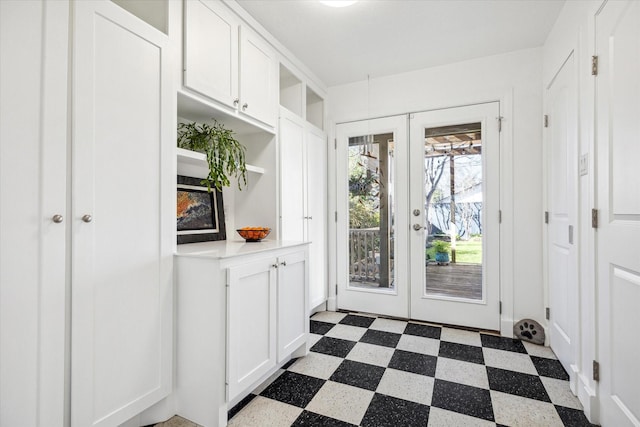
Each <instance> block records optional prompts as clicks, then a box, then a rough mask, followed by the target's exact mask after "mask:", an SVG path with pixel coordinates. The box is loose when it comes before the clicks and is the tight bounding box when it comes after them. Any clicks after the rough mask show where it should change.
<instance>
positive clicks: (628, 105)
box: [595, 1, 640, 427]
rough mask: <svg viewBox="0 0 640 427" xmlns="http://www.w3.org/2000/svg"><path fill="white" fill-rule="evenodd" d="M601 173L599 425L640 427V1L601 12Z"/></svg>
mask: <svg viewBox="0 0 640 427" xmlns="http://www.w3.org/2000/svg"><path fill="white" fill-rule="evenodd" d="M596 53H597V55H598V75H597V76H596V78H595V79H596V133H595V135H596V155H597V157H596V171H597V207H598V212H599V214H598V228H597V231H596V248H597V280H598V282H597V283H598V300H597V304H598V306H597V307H598V323H599V325H598V330H599V331H598V347H599V350H598V354H599V356H598V357H599V359H600V360H599V361H600V367H601V369H600V383H599V395H600V411H601V419H600V422H601V424H602V425H603V426H616V427H617V426H620V427H622V426H638V425H640V398H639V397H638V384H640V370H638V368H637V359H638V354H640V344H639V342H638V339H637V338H636V337H634V336H633V335H631V336H630V335H629V332H630V331H633V330H634V327H635V326H636V325H637V324H638V323H640V312H639V311H638V301H640V252H639V251H638V242H640V177H639V175H638V159H639V158H640V144H639V143H638V135H640V120H639V119H640V79H639V78H638V76H640V2H638V1H613V2H607V3H606V4H605V5H604V7H603V8H602V9H601V10H600V11H599V12H598V13H597V14H596Z"/></svg>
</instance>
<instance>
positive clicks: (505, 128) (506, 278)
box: [327, 88, 543, 337]
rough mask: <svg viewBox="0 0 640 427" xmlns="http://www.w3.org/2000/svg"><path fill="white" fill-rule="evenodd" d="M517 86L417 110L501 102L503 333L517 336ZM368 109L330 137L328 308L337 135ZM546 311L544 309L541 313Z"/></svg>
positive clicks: (332, 287) (330, 306)
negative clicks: (515, 254) (331, 150)
mask: <svg viewBox="0 0 640 427" xmlns="http://www.w3.org/2000/svg"><path fill="white" fill-rule="evenodd" d="M513 92H514V89H513V88H509V89H507V90H505V91H499V92H496V93H494V94H493V96H479V97H476V96H474V95H473V94H471V95H470V97H469V98H465V99H463V100H461V102H460V101H459V102H455V101H454V102H451V103H450V104H440V105H437V104H436V105H433V106H428V107H425V108H416V109H415V110H414V111H431V110H438V109H442V108H452V107H461V106H465V105H473V104H483V103H487V102H494V101H498V102H500V117H501V118H502V121H501V132H500V141H501V144H500V171H501V173H500V176H501V178H500V188H501V189H502V191H501V193H500V207H501V210H502V223H501V227H502V228H501V230H502V233H501V234H500V248H501V254H500V283H501V287H500V301H501V302H502V313H501V314H500V335H502V336H504V337H512V336H513V325H514V324H515V321H514V307H513V305H514V298H513V296H514V286H513V283H514V280H515V274H514V241H513V240H514V238H513V236H514V221H513V212H514V196H513V188H514V186H513V160H514V150H513V132H514V127H513V121H514V120H513V117H514V115H513V96H514V94H513ZM387 113H388V114H387V115H384V114H381V115H378V116H375V117H378V118H381V117H388V116H389V115H400V114H405V113H408V112H406V111H397V114H393V113H396V112H394V111H389V112H387ZM367 115H368V113H366V112H358V113H355V115H354V116H351V117H348V118H345V119H338V120H334V121H333V122H331V123H330V124H329V126H330V129H329V133H330V139H333V140H334V147H333V153H332V154H331V153H329V155H328V156H327V160H328V165H327V166H328V170H327V188H328V203H327V210H328V218H331V217H332V216H334V221H331V220H329V224H328V248H329V257H328V261H329V276H328V277H329V278H330V280H333V282H330V283H329V293H328V298H327V310H329V311H336V310H337V309H338V308H337V304H336V290H337V283H338V269H337V262H338V254H337V253H338V251H337V234H338V232H339V230H338V227H337V185H338V182H337V179H336V170H337V160H338V150H337V138H336V126H337V125H338V124H344V123H351V122H354V121H362V120H368V119H373V118H375V117H367ZM541 314H543V313H541Z"/></svg>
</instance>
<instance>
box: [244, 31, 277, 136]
mask: <svg viewBox="0 0 640 427" xmlns="http://www.w3.org/2000/svg"><path fill="white" fill-rule="evenodd" d="M240 36H241V37H240V39H241V45H240V104H241V105H240V108H241V111H242V112H243V113H245V114H247V115H249V116H251V117H253V118H255V119H257V120H260V121H262V122H264V123H267V124H269V125H271V126H275V124H276V103H277V99H276V84H277V79H276V60H275V52H274V51H273V50H272V49H271V47H270V46H269V45H268V44H267V43H266V42H265V41H264V40H262V38H260V36H258V35H257V34H254V33H253V32H251V31H250V30H249V29H248V28H246V27H242V28H241V30H240Z"/></svg>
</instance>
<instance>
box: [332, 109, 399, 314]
mask: <svg viewBox="0 0 640 427" xmlns="http://www.w3.org/2000/svg"><path fill="white" fill-rule="evenodd" d="M336 137H337V141H338V144H337V159H336V167H337V171H338V174H337V182H338V185H337V189H336V195H337V200H338V217H337V236H336V237H337V244H338V250H337V271H338V295H337V305H338V308H339V309H344V310H352V311H362V312H368V313H376V314H382V315H387V316H395V317H403V318H408V317H409V291H408V284H409V281H410V278H409V256H408V255H409V254H408V251H407V249H408V247H407V239H408V237H409V233H408V230H409V224H408V217H407V214H406V211H407V210H406V206H407V202H408V196H409V191H408V185H407V182H408V168H407V163H408V157H407V155H408V152H407V149H408V147H407V117H406V116H395V117H387V118H381V119H373V120H368V121H362V122H353V123H345V124H339V125H338V126H337V128H336Z"/></svg>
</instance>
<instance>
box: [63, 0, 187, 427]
mask: <svg viewBox="0 0 640 427" xmlns="http://www.w3.org/2000/svg"><path fill="white" fill-rule="evenodd" d="M74 5H75V13H74V31H73V34H74V43H73V46H74V52H73V54H74V70H73V73H74V90H73V104H72V105H73V115H74V120H73V128H72V132H73V134H72V153H73V154H72V168H73V173H72V193H73V199H72V215H71V217H70V218H69V224H70V226H71V227H72V229H73V233H72V260H71V265H72V272H71V286H72V291H71V301H72V308H71V361H72V364H71V425H72V426H77V427H87V426H113V425H118V424H121V423H123V422H125V421H126V420H128V419H130V418H131V417H132V416H134V415H136V414H138V413H140V412H141V411H143V410H144V409H146V408H148V407H149V406H151V405H152V404H154V403H156V402H157V401H159V400H160V399H162V398H164V397H165V396H167V395H168V394H169V393H170V391H171V366H172V361H171V355H172V329H171V328H172V249H173V242H172V240H173V239H172V236H173V235H174V232H175V231H174V230H175V213H173V212H175V185H174V184H173V183H174V182H175V181H174V180H175V176H173V173H172V170H173V168H172V166H171V165H172V161H173V159H172V158H171V154H173V153H174V151H173V146H174V144H175V138H173V137H172V135H174V134H175V128H174V126H175V123H176V117H175V104H174V103H172V102H171V101H172V97H171V93H172V92H174V93H175V88H173V87H172V81H171V79H170V78H168V77H169V76H170V73H169V72H168V71H169V69H170V68H169V67H170V66H171V64H170V63H169V60H170V58H169V55H168V51H169V49H168V48H167V46H168V37H167V36H166V35H165V34H163V33H161V32H159V31H157V30H156V29H154V28H153V27H150V26H149V25H148V24H146V23H144V22H143V21H141V20H139V19H138V18H136V17H134V16H133V15H131V14H130V13H128V12H126V11H125V10H124V9H121V8H120V7H119V6H117V5H116V4H115V3H112V2H109V1H104V2H95V1H91V2H83V1H79V2H75V3H74ZM173 99H174V98H173ZM173 102H175V101H173ZM172 213H173V215H172Z"/></svg>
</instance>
